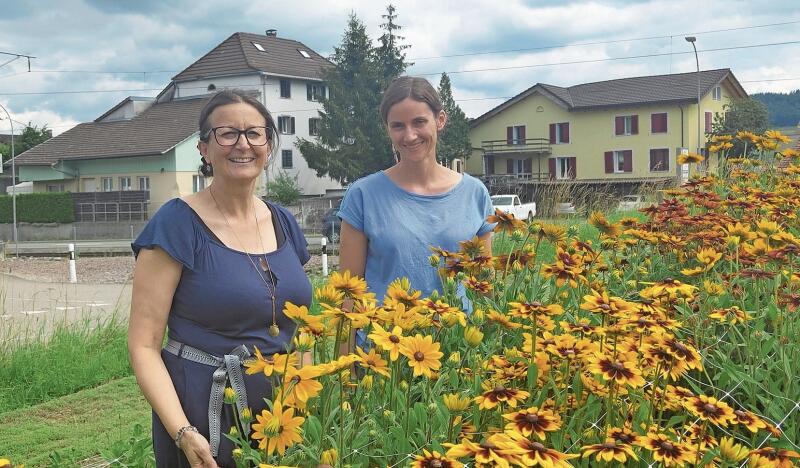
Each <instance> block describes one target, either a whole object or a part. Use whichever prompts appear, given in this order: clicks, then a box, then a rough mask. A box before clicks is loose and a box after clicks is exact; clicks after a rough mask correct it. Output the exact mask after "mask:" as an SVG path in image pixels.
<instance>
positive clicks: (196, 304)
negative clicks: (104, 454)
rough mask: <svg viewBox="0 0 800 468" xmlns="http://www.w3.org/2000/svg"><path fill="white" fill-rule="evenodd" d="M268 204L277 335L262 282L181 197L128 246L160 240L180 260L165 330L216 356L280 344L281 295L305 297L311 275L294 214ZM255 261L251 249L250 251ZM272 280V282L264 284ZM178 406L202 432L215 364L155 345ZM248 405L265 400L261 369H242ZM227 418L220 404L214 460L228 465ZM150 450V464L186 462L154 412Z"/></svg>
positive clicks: (274, 349)
mask: <svg viewBox="0 0 800 468" xmlns="http://www.w3.org/2000/svg"><path fill="white" fill-rule="evenodd" d="M267 206H268V207H269V209H270V211H271V212H272V220H273V224H274V225H275V231H276V237H277V238H278V248H277V249H276V250H275V251H273V252H270V253H268V254H267V258H268V260H269V265H270V268H271V270H272V272H273V274H274V276H275V278H276V286H277V292H276V298H275V299H276V302H277V304H276V312H277V321H276V322H277V324H278V327H279V328H280V335H278V336H277V337H272V336H270V335H269V333H268V327H269V326H270V325H271V324H272V305H271V299H270V295H269V289H268V287H267V286H266V285H265V284H264V281H263V280H262V279H261V278H260V277H259V275H258V273H257V271H256V270H255V269H254V268H253V265H252V264H251V263H250V261H249V260H248V259H247V257H246V255H247V254H246V253H244V252H240V251H237V250H234V249H231V248H229V247H227V246H226V245H224V244H223V243H222V242H220V240H219V239H218V238H217V237H216V236H215V235H214V234H213V232H211V230H210V229H208V227H207V226H206V225H205V223H203V221H202V219H200V217H199V216H198V215H197V213H196V212H195V211H194V210H192V208H190V207H189V205H188V204H186V202H184V201H183V200H180V199H173V200H170V201H168V202H167V203H165V204H164V205H163V206H162V207H161V208H160V209H159V210H158V212H156V214H155V215H154V216H153V217H152V219H151V220H150V221H149V222H148V223H147V226H145V228H144V230H143V231H142V233H141V234H140V235H139V237H137V238H136V240H135V241H134V242H133V244H132V247H133V252H134V254H135V255H138V253H139V251H140V250H141V249H143V248H144V249H152V248H154V247H159V248H161V249H163V250H164V251H165V252H167V253H168V254H169V255H170V256H171V257H172V258H174V259H175V260H176V261H177V262H179V263H180V264H181V265H183V272H182V274H181V279H180V282H179V283H178V286H177V288H176V289H175V295H174V297H173V300H172V307H171V308H170V313H169V318H168V322H167V326H168V332H167V334H168V336H169V338H172V339H174V340H177V341H179V342H181V343H183V344H186V345H189V346H193V347H195V348H198V349H201V350H203V351H205V352H207V353H209V354H212V355H215V356H223V355H225V354H227V353H229V352H230V351H231V350H232V349H234V348H236V347H237V346H239V345H242V344H244V345H245V346H247V348H248V349H249V350H250V352H251V353H252V350H253V346H257V347H258V349H259V350H261V352H262V353H264V355H267V354H272V353H279V352H280V353H283V352H286V347H287V345H288V343H289V340H290V339H291V336H292V333H293V331H294V328H295V325H294V323H293V322H292V321H291V320H290V319H288V318H287V317H286V316H285V315H284V314H283V307H284V303H285V302H292V303H293V304H297V305H309V304H310V303H311V293H312V292H311V283H310V282H309V280H308V276H307V275H306V274H305V272H304V271H303V265H304V264H305V263H306V262H307V261H308V259H309V257H310V256H309V254H308V250H307V248H306V247H307V243H306V240H305V237H304V236H303V233H302V231H301V230H300V227H299V226H298V225H297V222H296V221H295V219H294V217H293V216H292V215H291V214H290V213H289V212H288V211H286V209H285V208H283V207H280V206H278V205H274V204H272V203H267ZM251 257H252V259H253V261H254V262H256V265H259V263H258V257H259V256H258V255H252V256H251ZM270 288H271V285H270ZM161 357H162V358H163V359H164V364H165V365H166V367H167V370H168V372H169V375H170V377H171V378H172V382H173V384H174V385H175V391H176V392H177V394H178V398H179V399H180V401H181V406H182V407H183V410H184V412H185V413H186V416H187V418H188V419H189V422H190V423H191V424H192V425H194V426H196V427H197V428H198V430H199V431H200V433H201V434H203V435H204V436H205V437H206V438H208V437H209V428H208V401H209V396H210V391H211V383H212V374H213V372H214V370H215V369H214V368H213V367H211V366H206V365H203V364H198V363H195V362H192V361H189V360H187V359H182V358H178V357H177V356H175V355H173V354H170V353H168V352H166V351H162V352H161ZM245 386H246V388H247V398H248V405H249V406H250V408H252V410H253V415H256V414H259V413H260V412H261V410H262V409H264V408H266V404H265V403H264V400H263V398H264V397H265V396H266V397H270V396H271V394H270V393H269V392H270V386H269V383H268V381H267V379H266V377H264V375H263V374H257V375H252V376H250V375H245ZM233 425H234V419H233V412H232V410H231V407H230V406H229V405H224V407H223V414H222V425H221V432H222V434H223V436H222V438H221V444H220V450H219V456H218V457H217V464H219V466H220V467H227V466H235V465H234V462H233V459H232V456H231V451H232V449H233V444H232V443H231V442H230V441H229V440H228V439H227V438H226V437H225V436H224V434H226V433H227V432H228V430H229V429H230V428H231V426H233ZM153 450H154V452H155V455H156V466H157V467H159V468H161V467H179V466H181V467H182V466H187V467H188V466H189V464H188V462H187V460H186V458H185V456H184V455H183V452H182V451H180V450H179V449H178V448H177V447H176V446H175V442H174V441H173V439H172V436H171V435H170V434H169V433H167V431H166V430H165V428H164V426H163V425H162V424H161V421H160V420H159V419H158V416H157V415H156V414H155V412H154V413H153Z"/></svg>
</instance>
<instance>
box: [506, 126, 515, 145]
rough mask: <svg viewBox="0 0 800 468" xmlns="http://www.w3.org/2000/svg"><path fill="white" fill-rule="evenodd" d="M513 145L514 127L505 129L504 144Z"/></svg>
mask: <svg viewBox="0 0 800 468" xmlns="http://www.w3.org/2000/svg"><path fill="white" fill-rule="evenodd" d="M513 143H514V127H506V144H508V145H511V144H513Z"/></svg>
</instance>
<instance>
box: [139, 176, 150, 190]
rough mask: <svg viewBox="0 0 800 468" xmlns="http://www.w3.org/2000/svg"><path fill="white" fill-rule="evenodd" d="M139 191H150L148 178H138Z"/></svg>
mask: <svg viewBox="0 0 800 468" xmlns="http://www.w3.org/2000/svg"><path fill="white" fill-rule="evenodd" d="M139 190H150V177H147V176H140V177H139Z"/></svg>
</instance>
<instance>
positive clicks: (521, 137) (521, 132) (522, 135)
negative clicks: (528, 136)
mask: <svg viewBox="0 0 800 468" xmlns="http://www.w3.org/2000/svg"><path fill="white" fill-rule="evenodd" d="M519 140H520V141H519V144H520V145H524V144H525V126H524V125H520V126H519Z"/></svg>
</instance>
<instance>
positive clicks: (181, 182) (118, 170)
mask: <svg viewBox="0 0 800 468" xmlns="http://www.w3.org/2000/svg"><path fill="white" fill-rule="evenodd" d="M329 65H330V62H328V61H327V60H326V59H324V58H323V57H321V56H320V55H319V54H317V53H316V52H314V51H313V50H311V49H309V48H308V47H306V46H305V45H303V44H302V43H300V42H297V41H294V40H290V39H283V38H278V37H277V34H276V33H275V32H274V31H268V34H267V35H259V34H249V33H235V34H233V35H231V36H230V37H228V38H227V39H226V40H225V41H223V42H222V43H221V44H220V45H218V46H217V47H215V48H214V49H212V50H211V51H210V52H209V53H207V54H206V55H204V56H203V57H201V58H200V59H198V60H197V61H196V62H194V63H193V64H191V65H190V66H189V67H187V68H186V69H185V70H183V71H182V72H181V73H179V74H178V75H176V76H175V77H173V78H172V80H171V82H170V83H169V85H168V86H167V87H166V88H165V89H164V90H163V91H162V92H161V93H160V94H159V95H158V96H157V97H155V98H149V97H128V98H126V99H124V100H123V101H122V102H120V103H118V104H117V105H115V106H113V107H112V108H111V109H109V110H108V111H107V112H105V113H104V114H103V115H101V116H100V117H98V118H97V119H96V120H95V121H94V122H88V123H83V124H80V125H78V126H76V127H74V128H72V129H70V130H68V131H66V132H64V133H62V134H60V135H58V136H56V137H54V138H51V139H50V140H48V141H46V142H44V143H42V144H41V145H38V146H36V147H34V148H31V149H30V150H28V151H26V152H25V153H22V154H20V155H18V156H17V158H16V160H15V161H16V165H17V171H18V178H19V180H20V181H30V182H33V188H34V191H37V192H45V191H70V192H83V193H86V192H136V191H142V192H145V193H144V195H143V197H140V198H143V199H144V203H146V204H147V207H146V212H147V213H149V214H152V213H154V212H155V211H156V210H157V209H158V208H159V207H160V206H161V205H162V204H163V203H165V202H166V201H167V200H170V199H172V198H175V197H181V196H184V195H187V194H190V193H193V192H197V191H199V190H202V189H203V188H205V186H206V185H207V184H208V183H210V180H207V178H205V177H203V176H202V175H200V174H199V172H198V167H199V165H200V155H199V153H198V151H197V142H198V140H199V132H198V117H199V115H200V111H201V110H202V108H203V106H204V105H205V103H206V102H207V101H208V99H209V97H210V96H211V95H212V94H213V93H215V92H216V91H219V90H223V89H241V90H244V91H246V92H249V93H251V94H252V95H253V96H255V97H257V98H258V99H259V100H260V101H261V102H262V103H264V104H265V106H266V107H267V109H269V110H270V112H271V113H272V115H273V117H274V119H275V122H276V125H277V126H278V133H279V147H277V148H275V150H274V152H273V156H272V158H271V160H270V163H269V165H268V167H267V168H266V169H265V171H264V173H263V177H262V178H261V180H260V181H259V183H258V184H257V191H258V192H259V194H260V195H263V194H264V192H265V186H266V183H267V182H268V181H269V180H270V179H271V178H273V177H275V175H276V174H278V173H279V171H285V172H286V173H288V174H289V175H291V176H294V177H297V181H298V184H299V185H300V187H301V188H302V190H303V193H304V194H305V195H309V196H318V195H324V194H325V193H326V192H327V191H329V190H338V189H340V188H341V186H340V185H339V184H338V183H337V182H336V181H334V180H332V179H330V178H327V177H317V176H316V173H315V171H313V170H311V169H309V168H308V166H307V164H306V162H305V159H304V158H303V156H302V154H301V153H300V152H299V150H298V149H297V147H296V142H297V140H298V139H299V138H310V137H311V138H313V136H314V135H315V133H316V129H317V125H318V122H319V120H318V118H317V117H318V111H319V110H321V109H322V106H321V104H320V102H319V99H320V98H321V97H323V96H325V95H326V92H327V90H326V87H325V84H324V83H323V82H322V78H321V77H322V70H323V68H324V67H326V66H329ZM5 163H6V164H7V162H5ZM123 198H124V197H123ZM94 209H98V208H97V207H95V208H94ZM99 209H103V208H102V207H101V208H99ZM108 209H117V210H121V209H123V208H121V205H120V206H117V207H114V208H108Z"/></svg>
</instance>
